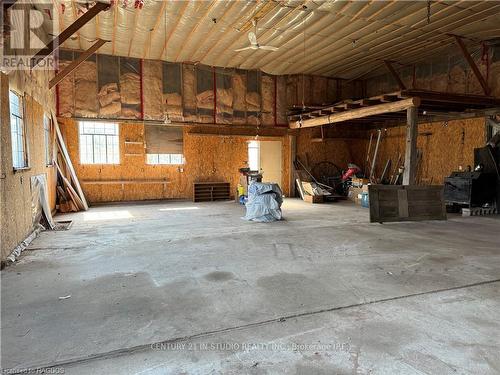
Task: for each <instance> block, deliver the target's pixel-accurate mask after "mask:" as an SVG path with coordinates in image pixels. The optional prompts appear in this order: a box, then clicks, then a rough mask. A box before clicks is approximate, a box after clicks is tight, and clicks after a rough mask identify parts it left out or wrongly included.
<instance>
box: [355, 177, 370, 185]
mask: <svg viewBox="0 0 500 375" xmlns="http://www.w3.org/2000/svg"><path fill="white" fill-rule="evenodd" d="M369 182H370V181H369V180H368V179H367V178H357V177H353V178H352V186H354V187H362V186H363V185H368V183H369Z"/></svg>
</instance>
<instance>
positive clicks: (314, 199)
mask: <svg viewBox="0 0 500 375" xmlns="http://www.w3.org/2000/svg"><path fill="white" fill-rule="evenodd" d="M324 201H325V196H324V195H307V194H305V195H304V202H307V203H323V202H324Z"/></svg>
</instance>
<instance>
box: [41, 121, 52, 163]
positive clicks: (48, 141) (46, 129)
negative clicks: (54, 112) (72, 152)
mask: <svg viewBox="0 0 500 375" xmlns="http://www.w3.org/2000/svg"><path fill="white" fill-rule="evenodd" d="M43 133H44V136H45V165H52V151H53V147H52V137H51V135H52V119H51V118H50V117H49V116H48V115H46V114H45V115H43Z"/></svg>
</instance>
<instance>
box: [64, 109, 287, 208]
mask: <svg viewBox="0 0 500 375" xmlns="http://www.w3.org/2000/svg"><path fill="white" fill-rule="evenodd" d="M117 123H118V124H119V148H120V164H118V165H112V164H99V165H96V164H81V163H80V157H79V145H78V121H76V120H74V119H64V118H61V119H60V122H59V125H60V127H61V130H62V132H63V136H64V138H65V139H66V143H67V146H68V151H69V154H70V157H71V159H72V161H73V164H74V167H75V170H76V173H77V175H78V177H79V179H80V182H81V183H82V187H83V190H84V192H85V195H86V197H87V199H88V200H89V201H90V202H113V201H130V200H145V199H172V198H174V199H180V198H184V199H191V198H192V194H193V183H194V182H203V181H225V182H230V183H231V194H232V195H234V194H235V191H236V187H237V184H238V179H239V174H238V168H242V167H245V166H246V162H247V160H248V145H247V142H248V141H249V140H252V139H254V138H253V137H248V136H237V135H236V136H235V135H231V136H228V135H220V136H219V135H207V134H206V131H207V130H210V129H206V128H200V127H199V126H190V125H186V126H184V127H183V139H184V145H183V149H184V159H185V163H184V164H183V165H148V164H146V149H145V147H144V144H143V141H144V124H143V123H141V122H119V121H118V122H117ZM194 131H197V132H200V131H201V132H200V133H199V134H194ZM281 134H283V132H281ZM286 139H287V137H286V136H279V137H277V136H273V137H265V136H263V137H259V140H261V141H265V140H282V141H283V142H282V143H283V149H282V155H284V157H283V163H282V171H283V175H282V186H283V190H284V193H285V194H288V188H287V186H288V182H287V181H288V178H289V177H288V176H289V170H288V169H289V168H288V166H289V156H288V155H289V154H290V153H289V145H288V142H287V141H286ZM126 142H138V143H126ZM111 181H126V183H124V184H121V183H116V184H110V183H109V182H111ZM163 181H166V182H167V183H166V184H164V183H163Z"/></svg>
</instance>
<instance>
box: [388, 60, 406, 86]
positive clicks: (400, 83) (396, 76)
mask: <svg viewBox="0 0 500 375" xmlns="http://www.w3.org/2000/svg"><path fill="white" fill-rule="evenodd" d="M384 64H385V66H386V67H387V70H388V71H389V73H390V74H391V75H392V78H394V80H395V81H396V82H397V84H398V86H399V88H400V89H401V90H406V86H405V84H404V82H403V80H402V79H401V77H400V76H399V74H398V72H397V71H396V69H394V67H393V66H392V63H391V61H388V60H384Z"/></svg>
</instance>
